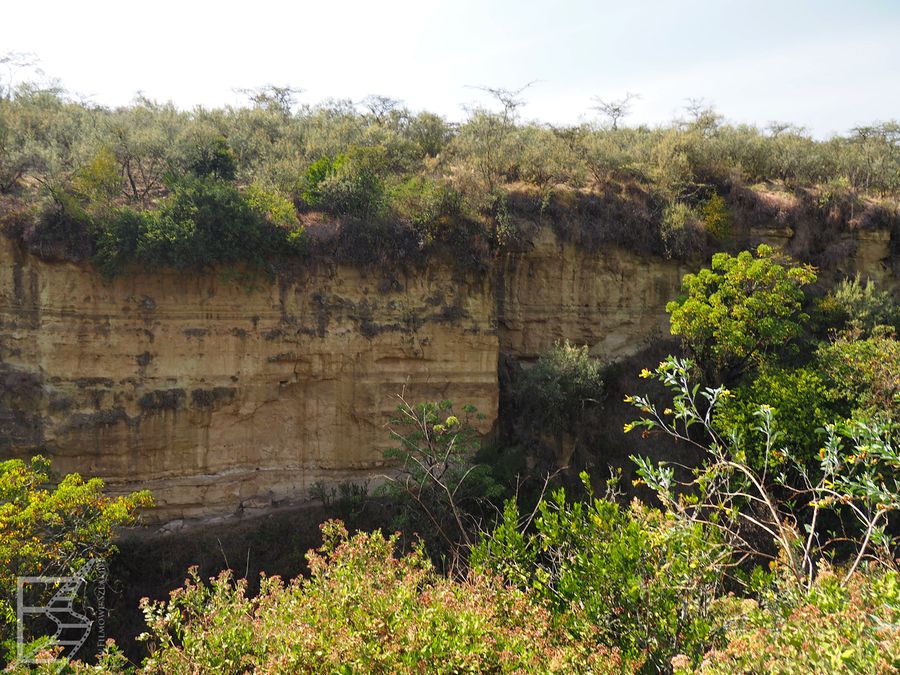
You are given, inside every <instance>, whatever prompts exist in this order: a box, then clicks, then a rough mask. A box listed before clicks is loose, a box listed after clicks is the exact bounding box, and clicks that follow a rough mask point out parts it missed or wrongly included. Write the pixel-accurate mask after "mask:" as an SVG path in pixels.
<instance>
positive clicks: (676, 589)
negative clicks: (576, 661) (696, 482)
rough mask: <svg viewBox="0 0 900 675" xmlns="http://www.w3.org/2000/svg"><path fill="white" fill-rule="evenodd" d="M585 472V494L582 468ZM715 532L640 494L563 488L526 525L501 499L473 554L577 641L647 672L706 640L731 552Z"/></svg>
mask: <svg viewBox="0 0 900 675" xmlns="http://www.w3.org/2000/svg"><path fill="white" fill-rule="evenodd" d="M582 481H583V483H584V486H585V488H586V489H587V490H588V492H589V496H592V495H591V492H590V490H591V488H590V482H589V480H588V477H587V475H586V474H582ZM717 541H718V538H717V536H716V535H715V532H714V530H713V529H712V528H707V527H704V526H702V525H701V524H699V523H696V524H689V523H687V522H685V521H679V520H678V519H676V518H674V517H672V516H670V515H666V514H664V513H662V512H660V511H658V510H656V509H650V508H647V507H645V506H643V505H642V504H640V503H639V502H637V501H635V502H634V503H632V505H631V506H630V507H629V508H623V507H620V506H619V505H618V504H616V503H615V502H613V501H611V500H609V499H596V498H591V499H589V500H588V501H585V502H579V501H576V502H573V503H570V502H569V501H568V500H567V498H566V494H565V492H564V491H563V490H562V489H560V490H557V491H556V492H554V493H553V495H551V497H550V498H549V499H545V500H542V501H541V503H540V504H539V506H538V510H537V516H536V517H535V518H534V532H533V533H523V531H522V519H521V518H520V514H519V512H518V508H517V507H516V504H515V502H513V501H509V502H507V504H506V507H505V509H504V513H503V520H502V521H501V523H500V524H499V525H498V526H497V528H496V529H495V530H494V531H493V532H492V533H491V534H489V535H486V536H485V537H484V538H483V539H482V540H481V541H480V542H479V544H478V545H477V546H476V547H475V549H474V550H473V552H472V558H471V562H472V565H473V567H474V568H475V569H476V570H488V571H491V572H494V573H497V574H500V575H501V576H502V577H503V578H504V579H506V580H507V581H508V582H510V583H513V584H516V585H517V586H519V587H521V588H525V589H529V593H530V594H531V597H532V598H534V599H537V600H539V601H540V602H542V603H545V604H546V605H547V606H548V607H550V608H551V611H552V612H553V614H554V615H555V616H556V617H557V620H558V621H560V623H561V624H562V625H564V626H565V628H566V630H567V631H568V632H569V633H571V634H572V635H574V636H576V637H577V638H578V639H579V640H586V641H589V642H595V643H597V644H600V645H605V646H607V647H609V648H612V647H613V645H615V647H616V648H618V649H620V650H621V652H622V654H623V656H625V657H626V659H628V660H631V661H634V662H637V663H642V664H643V671H644V672H660V671H664V670H666V669H667V667H668V665H669V662H670V660H671V658H672V657H674V656H676V655H678V654H690V655H691V656H692V658H693V659H694V660H699V658H700V656H701V655H702V654H703V653H704V652H705V651H706V650H707V649H708V648H709V647H710V646H711V645H712V640H713V639H714V637H715V635H716V631H717V625H716V621H715V611H714V598H715V597H716V594H717V592H718V591H720V590H721V584H722V581H723V579H724V573H725V563H726V561H727V560H728V555H727V553H728V552H727V550H726V549H724V548H723V547H722V546H721V545H719V544H718V543H717Z"/></svg>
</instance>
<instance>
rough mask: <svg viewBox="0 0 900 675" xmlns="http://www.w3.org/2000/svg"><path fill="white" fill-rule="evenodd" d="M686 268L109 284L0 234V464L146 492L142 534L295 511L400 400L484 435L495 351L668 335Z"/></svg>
mask: <svg viewBox="0 0 900 675" xmlns="http://www.w3.org/2000/svg"><path fill="white" fill-rule="evenodd" d="M764 234H766V236H768V237H769V238H770V239H772V243H776V244H777V243H781V242H780V241H778V240H783V241H787V239H788V238H789V237H790V232H789V231H781V230H778V231H775V230H773V231H771V232H769V231H767V233H764ZM759 238H763V237H761V236H760V237H759ZM856 251H857V255H856V256H855V257H854V258H852V259H851V260H849V261H848V262H847V265H848V269H847V270H846V271H851V272H852V271H853V270H854V269H863V270H865V271H872V272H873V273H875V274H876V276H879V277H881V278H882V281H883V282H885V283H887V284H888V285H891V284H893V283H894V279H893V277H891V267H890V263H891V261H890V259H889V252H890V240H889V237H887V238H886V237H883V236H881V235H877V234H876V235H873V236H869V237H867V238H865V239H864V240H861V241H860V242H859V243H858V245H857V246H856ZM687 271H688V268H686V267H685V266H684V265H682V264H679V263H676V262H670V261H663V260H659V259H652V258H646V257H641V256H637V255H634V254H632V253H629V252H626V251H622V250H617V249H610V250H604V251H600V252H597V253H588V252H585V251H583V250H580V249H577V248H576V247H575V246H573V245H571V244H565V243H560V242H558V241H557V240H556V238H555V237H554V236H553V235H552V234H551V233H550V232H548V231H546V230H545V231H544V233H542V234H540V235H539V236H538V237H537V238H536V239H535V240H534V242H533V246H532V248H531V249H530V250H527V251H525V252H522V253H518V254H515V255H510V256H509V257H507V258H506V259H505V260H504V261H503V262H502V263H500V264H499V267H498V268H497V269H495V272H496V274H497V276H496V277H495V279H494V280H493V281H492V279H491V276H492V275H490V274H481V275H476V274H472V275H469V276H460V275H459V273H458V272H456V271H455V270H454V268H453V267H452V266H451V265H449V264H441V263H439V262H435V261H430V263H429V266H428V267H427V270H425V271H420V272H416V273H413V272H410V273H408V274H407V275H406V276H400V277H398V278H386V277H383V276H379V275H370V276H366V275H365V274H364V273H362V272H361V271H360V270H358V269H355V268H351V267H344V266H337V265H327V264H323V263H317V264H316V265H314V266H312V267H310V268H309V269H307V270H306V271H304V272H303V273H302V274H300V275H299V276H297V277H296V278H294V279H292V280H290V281H287V280H285V279H283V278H282V279H280V280H279V279H272V278H267V277H264V276H260V275H251V274H239V273H235V272H219V273H217V274H205V275H199V274H189V273H175V272H161V273H158V274H149V273H143V274H136V275H130V276H126V277H123V278H121V279H116V280H114V281H109V280H106V279H103V278H102V277H101V276H99V275H98V274H97V273H96V272H95V271H94V270H93V269H92V268H90V267H88V266H79V265H73V264H68V263H48V262H45V261H42V260H39V259H37V258H34V257H32V256H30V255H28V254H26V253H24V252H23V251H22V250H21V249H20V248H19V247H18V246H17V245H16V244H15V243H13V242H11V241H9V240H7V239H5V238H0V457H3V456H9V455H14V456H15V455H18V456H27V455H30V454H32V453H34V452H35V451H42V452H44V453H45V454H48V455H50V456H51V457H52V458H53V459H54V462H55V468H56V470H57V471H59V472H70V471H78V472H81V473H83V474H86V475H96V476H101V477H103V478H105V479H106V480H107V482H108V484H109V485H110V487H111V488H112V489H113V490H114V491H125V490H131V489H136V488H147V489H150V490H152V491H153V493H154V496H155V497H156V500H157V503H158V508H156V509H154V510H152V512H151V513H150V514H148V519H149V520H157V521H168V520H173V519H180V518H210V517H213V516H223V515H228V514H233V513H236V512H241V511H243V510H247V509H259V508H265V507H268V506H271V505H274V504H278V503H281V502H282V501H285V500H299V499H303V498H306V497H307V496H309V491H310V487H311V486H313V485H314V484H315V483H316V482H318V481H323V482H325V483H332V484H333V483H336V482H339V481H342V480H356V481H362V480H366V479H370V478H373V477H375V476H377V475H378V474H379V473H380V472H381V471H382V470H383V469H382V468H381V467H382V457H383V454H382V453H383V450H384V449H385V448H386V447H390V445H391V441H390V439H389V436H388V431H387V428H386V423H387V421H388V420H389V418H390V416H391V413H392V411H393V410H394V407H395V405H396V402H397V399H396V395H397V394H399V393H400V392H401V391H403V390H404V389H405V392H406V398H407V399H408V400H409V401H411V402H418V401H423V400H434V399H443V398H449V399H451V400H454V401H456V402H457V403H472V404H474V405H476V406H477V407H478V409H479V410H480V411H481V412H482V413H484V414H485V418H484V419H483V420H482V421H481V422H480V423H479V424H480V431H482V432H487V431H489V430H490V428H491V427H492V425H493V423H494V420H495V418H496V414H497V405H498V395H499V392H498V383H497V366H498V357H499V353H500V352H501V351H502V352H505V353H507V354H508V355H510V356H512V357H516V358H525V359H531V358H535V357H536V356H538V355H539V354H540V353H541V352H542V351H543V350H544V349H546V348H547V347H548V346H550V345H551V344H552V343H553V342H554V341H555V340H561V339H569V340H570V341H572V342H574V343H577V344H588V345H590V347H591V352H592V353H593V354H595V355H597V356H601V357H604V358H613V357H616V356H621V355H624V354H628V353H632V352H635V351H637V350H639V349H640V348H641V347H642V346H644V345H645V344H646V343H647V341H648V340H649V339H652V338H653V337H654V336H656V335H660V334H665V332H666V331H667V318H666V314H665V304H666V302H667V301H668V300H670V299H671V298H672V297H674V295H675V294H676V292H677V290H678V288H679V284H680V279H681V276H682V275H683V274H684V273H685V272H687Z"/></svg>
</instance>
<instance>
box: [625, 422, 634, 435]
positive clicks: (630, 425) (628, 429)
mask: <svg viewBox="0 0 900 675" xmlns="http://www.w3.org/2000/svg"><path fill="white" fill-rule="evenodd" d="M632 429H634V424H632V423H630V422H628V423H627V424H625V426H624V427H622V431H623V433H626V434H627V433H628V432H629V431H631V430H632Z"/></svg>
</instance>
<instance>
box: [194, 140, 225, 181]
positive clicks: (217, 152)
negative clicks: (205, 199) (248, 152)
mask: <svg viewBox="0 0 900 675" xmlns="http://www.w3.org/2000/svg"><path fill="white" fill-rule="evenodd" d="M188 170H189V171H191V172H193V173H194V174H195V175H196V176H198V177H199V178H218V179H220V180H234V178H235V176H236V175H237V159H236V157H235V155H234V150H232V149H231V147H230V146H229V145H228V141H227V140H226V139H225V137H224V136H217V137H215V138H213V139H212V140H210V141H209V142H208V143H200V144H197V145H195V146H194V147H193V148H191V153H190V157H189V159H188Z"/></svg>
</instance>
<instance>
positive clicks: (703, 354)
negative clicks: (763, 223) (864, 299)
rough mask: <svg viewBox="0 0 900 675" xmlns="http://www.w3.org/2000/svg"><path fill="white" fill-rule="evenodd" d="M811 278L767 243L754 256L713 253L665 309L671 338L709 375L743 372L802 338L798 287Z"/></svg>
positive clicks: (807, 270)
mask: <svg viewBox="0 0 900 675" xmlns="http://www.w3.org/2000/svg"><path fill="white" fill-rule="evenodd" d="M815 280H816V275H815V272H814V271H813V269H812V267H810V266H809V265H800V264H796V263H795V262H794V261H792V260H791V259H790V258H785V257H783V256H781V255H779V254H778V253H776V252H775V251H774V250H772V248H771V247H769V246H766V245H760V246H759V247H758V248H757V250H756V255H755V256H754V255H753V254H752V253H751V252H750V251H743V252H741V253H739V254H738V255H737V256H732V255H729V254H727V253H716V254H715V255H714V256H713V258H712V264H711V266H710V267H709V268H704V269H702V270H700V271H699V272H698V273H697V274H686V275H685V276H684V278H683V279H682V281H681V289H682V295H681V297H679V298H678V299H677V300H673V301H672V302H670V303H669V304H668V305H666V311H667V312H668V313H669V316H670V324H671V331H672V335H680V336H681V337H682V341H683V343H684V345H685V347H686V348H687V349H688V350H689V351H690V352H691V353H692V354H693V355H694V356H695V357H696V359H697V361H698V362H699V363H700V365H701V366H702V367H703V368H705V369H707V370H709V371H711V372H712V374H713V375H714V376H722V375H727V374H731V375H734V374H735V373H741V372H744V371H745V370H747V369H748V368H749V367H751V366H752V365H754V364H760V363H763V362H765V361H767V360H770V359H772V358H773V357H777V356H779V355H782V354H784V353H785V352H786V350H787V348H788V347H789V346H790V343H791V341H792V340H794V339H796V338H798V337H800V336H801V335H802V334H803V325H804V323H805V321H806V319H807V318H808V317H807V316H806V315H805V314H804V313H803V311H802V308H803V300H804V292H803V287H804V286H806V285H808V284H811V283H813V282H814V281H815ZM716 379H719V377H717V378H716Z"/></svg>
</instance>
